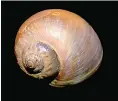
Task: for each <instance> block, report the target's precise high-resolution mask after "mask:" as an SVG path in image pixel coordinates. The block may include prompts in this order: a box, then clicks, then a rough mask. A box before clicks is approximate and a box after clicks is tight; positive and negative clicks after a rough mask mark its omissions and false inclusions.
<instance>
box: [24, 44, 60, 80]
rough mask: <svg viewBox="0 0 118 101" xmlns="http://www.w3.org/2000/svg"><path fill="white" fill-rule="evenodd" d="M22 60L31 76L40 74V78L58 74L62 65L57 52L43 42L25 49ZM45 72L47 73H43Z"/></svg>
mask: <svg viewBox="0 0 118 101" xmlns="http://www.w3.org/2000/svg"><path fill="white" fill-rule="evenodd" d="M22 60H23V61H22V62H23V65H24V67H25V69H26V71H27V72H28V73H29V74H39V78H42V77H47V76H51V75H53V74H55V73H57V72H58V68H59V64H60V63H59V60H58V56H57V54H56V52H55V51H54V50H53V49H52V48H51V47H50V46H48V45H46V44H44V43H42V42H37V43H35V44H33V45H30V46H29V47H28V48H27V49H24V51H23V53H22ZM54 67H56V68H54ZM45 71H46V73H43V72H45ZM50 72H51V73H50Z"/></svg>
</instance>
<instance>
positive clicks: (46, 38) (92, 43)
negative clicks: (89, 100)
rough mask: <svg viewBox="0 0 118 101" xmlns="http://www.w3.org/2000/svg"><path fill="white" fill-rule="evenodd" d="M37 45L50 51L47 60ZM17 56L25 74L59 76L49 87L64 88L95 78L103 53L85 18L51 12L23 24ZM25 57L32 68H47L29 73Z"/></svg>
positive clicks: (20, 30) (19, 32) (45, 11)
mask: <svg viewBox="0 0 118 101" xmlns="http://www.w3.org/2000/svg"><path fill="white" fill-rule="evenodd" d="M38 42H41V43H44V44H45V45H47V46H49V47H50V49H51V50H50V53H48V52H49V51H46V54H47V56H48V60H46V58H44V56H42V55H41V53H40V52H38V50H37V48H36V44H37V43H38ZM47 46H46V47H47ZM29 47H30V48H29ZM44 48H45V47H44ZM24 52H25V55H24ZM30 53H32V55H29V54H30ZM27 54H28V55H27ZM15 55H16V58H17V61H18V64H19V65H20V67H21V69H22V70H23V71H24V72H25V73H27V74H28V75H30V76H33V77H36V78H45V77H47V76H52V75H54V74H55V73H58V76H57V77H56V78H55V79H54V80H53V81H52V82H51V83H50V85H52V86H55V87H63V86H66V85H74V84H77V83H79V82H81V81H83V80H85V79H86V78H88V77H89V76H90V75H92V74H93V73H94V72H95V71H96V70H97V69H98V67H99V65H100V62H101V60H102V56H103V50H102V46H101V43H100V40H99V38H98V36H97V34H96V32H95V31H94V30H93V28H92V27H91V26H90V25H89V24H88V23H87V22H86V21H85V20H84V19H83V18H81V17H80V16H79V15H77V14H74V13H72V12H69V11H66V10H61V9H49V10H44V11H41V12H39V13H36V14H34V15H33V16H31V17H30V18H29V19H28V20H26V21H25V22H24V23H23V24H22V26H21V27H20V29H19V31H18V33H17V36H16V40H15ZM26 57H27V58H28V59H29V60H27V61H28V65H29V64H30V65H31V67H33V68H35V67H34V66H35V65H36V66H38V68H39V67H40V69H43V67H41V66H40V64H45V65H44V69H43V70H42V71H41V72H40V73H37V74H31V73H28V72H27V70H26V69H25V66H24V65H25V63H24V62H23V61H26V60H23V59H26ZM40 57H43V58H42V61H43V62H42V63H41V59H40ZM52 58H54V59H53V60H52ZM33 59H37V60H38V59H39V60H38V61H40V62H37V63H35V61H34V60H33ZM32 60H33V62H32ZM27 61H26V63H27ZM49 63H50V64H51V66H48V65H47V64H49ZM50 67H51V68H50Z"/></svg>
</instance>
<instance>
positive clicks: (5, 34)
mask: <svg viewBox="0 0 118 101" xmlns="http://www.w3.org/2000/svg"><path fill="white" fill-rule="evenodd" d="M117 6H118V2H2V16H1V17H2V19H1V22H2V101H44V100H46V99H47V100H46V101H48V100H52V101H54V100H56V101H57V100H67V101H69V100H73V101H75V100H78V101H79V100H80V99H86V100H88V101H89V100H92V99H93V100H96V99H101V100H102V99H103V97H106V98H114V96H116V95H117V93H118V92H117V88H118V87H117V81H118V79H117V74H118V73H117V70H116V68H117V67H118V65H117V56H116V53H117V51H116V50H117V46H118V45H117V42H118V41H117V40H118V39H117V34H118V33H117V29H118V28H117V27H118V25H117V19H118V15H117V13H118V7H117ZM49 8H60V9H66V10H69V11H72V12H74V13H77V14H79V15H80V16H81V17H83V18H84V19H85V20H86V21H87V22H88V23H89V24H90V25H91V26H92V27H93V28H94V30H95V31H96V32H97V34H98V36H99V38H100V40H101V43H102V46H103V50H104V56H103V61H102V63H101V66H100V68H99V69H98V71H97V72H96V73H95V74H94V75H93V76H92V77H90V78H89V79H87V80H85V81H84V82H82V83H80V84H78V85H75V86H72V87H66V88H54V87H51V86H49V85H48V82H49V80H47V79H46V80H38V79H34V78H32V77H29V76H28V75H26V74H25V73H24V72H23V71H22V70H21V69H20V68H19V66H18V64H17V62H16V58H15V55H14V41H15V36H16V33H17V31H18V29H19V27H20V26H21V24H22V23H23V22H24V21H25V20H26V19H27V18H29V17H30V16H31V15H33V14H35V13H37V12H39V11H41V10H44V9H49ZM115 91H116V92H115ZM94 98H95V99H94ZM112 100H113V99H112ZM82 101H83V100H82Z"/></svg>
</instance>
